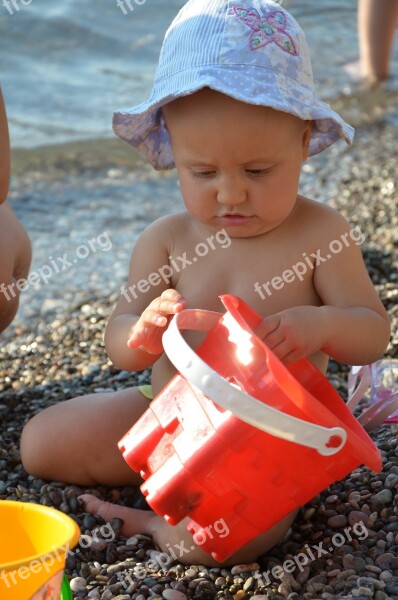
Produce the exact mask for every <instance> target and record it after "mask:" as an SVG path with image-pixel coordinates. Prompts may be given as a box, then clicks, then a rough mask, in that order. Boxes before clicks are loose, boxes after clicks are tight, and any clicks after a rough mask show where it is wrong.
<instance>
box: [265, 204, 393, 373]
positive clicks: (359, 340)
mask: <svg viewBox="0 0 398 600" xmlns="http://www.w3.org/2000/svg"><path fill="white" fill-rule="evenodd" d="M325 213H326V214H322V215H321V217H320V220H319V221H318V222H317V223H316V226H317V235H316V239H317V240H318V241H317V242H316V243H317V244H319V245H318V248H317V250H318V249H319V253H318V256H319V257H322V260H321V259H320V258H319V259H318V258H317V259H316V261H315V266H314V271H313V283H314V286H315V290H316V292H317V294H318V296H319V298H320V300H321V302H322V305H321V306H297V307H294V308H289V309H287V310H283V311H281V312H279V313H276V314H274V315H272V316H270V317H267V318H266V319H264V321H263V322H262V323H261V325H260V326H259V328H258V330H257V331H256V332H257V334H258V335H260V336H261V337H262V338H263V339H264V341H265V342H266V343H267V345H269V347H270V348H271V349H272V350H273V351H274V352H275V353H276V355H277V356H278V357H279V358H280V359H281V360H283V361H284V362H285V363H286V364H289V363H292V362H295V361H297V360H299V359H300V358H303V357H306V356H309V355H311V354H313V353H315V352H317V351H319V350H321V351H323V352H325V353H326V354H328V355H329V356H331V357H332V358H334V359H335V360H337V361H340V362H344V363H347V364H351V365H352V364H359V365H361V364H370V363H372V362H374V361H375V360H377V359H378V358H380V356H382V355H383V353H384V351H385V349H386V347H387V345H388V341H389V337H390V324H389V320H388V316H387V313H386V310H385V309H384V306H383V304H382V302H381V301H380V299H379V297H378V295H377V292H376V290H375V288H374V286H373V284H372V282H371V280H370V278H369V275H368V273H367V271H366V267H365V264H364V262H363V259H362V254H361V251H360V247H359V246H358V245H357V243H355V240H353V239H352V237H351V236H350V227H349V224H348V223H347V221H346V220H345V219H344V218H343V217H341V215H339V214H338V213H336V211H334V210H332V209H326V208H325ZM325 216H326V219H325ZM314 225H315V224H314ZM320 239H321V240H323V242H322V241H321V242H320V241H319V240H320ZM333 240H346V243H344V244H343V243H342V246H343V247H342V249H341V251H340V252H338V253H337V252H336V253H335V254H331V253H330V248H329V244H330V242H332V241H333ZM362 241H363V240H362ZM328 256H329V258H327V259H326V257H328ZM316 263H319V264H316Z"/></svg>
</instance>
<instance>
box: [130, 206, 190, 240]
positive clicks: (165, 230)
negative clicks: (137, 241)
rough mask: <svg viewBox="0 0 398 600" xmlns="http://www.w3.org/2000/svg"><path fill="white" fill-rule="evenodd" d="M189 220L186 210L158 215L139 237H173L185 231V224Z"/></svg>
mask: <svg viewBox="0 0 398 600" xmlns="http://www.w3.org/2000/svg"><path fill="white" fill-rule="evenodd" d="M189 222H190V219H189V216H188V213H187V212H178V213H173V214H171V215H165V216H164V217H159V219H156V221H153V222H152V223H150V225H148V226H147V227H146V228H145V229H144V231H143V232H142V234H141V237H144V238H152V237H156V238H157V239H159V238H162V239H168V238H170V237H171V238H174V237H175V236H176V235H179V233H181V232H183V231H186V228H187V225H188V223H189Z"/></svg>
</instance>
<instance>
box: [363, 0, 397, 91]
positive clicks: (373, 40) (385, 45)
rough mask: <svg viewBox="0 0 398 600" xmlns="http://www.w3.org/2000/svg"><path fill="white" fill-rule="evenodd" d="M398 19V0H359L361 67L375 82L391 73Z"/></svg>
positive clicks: (368, 77)
mask: <svg viewBox="0 0 398 600" xmlns="http://www.w3.org/2000/svg"><path fill="white" fill-rule="evenodd" d="M397 21H398V1H397V0H358V32H359V48H360V56H361V66H362V72H363V74H364V76H365V77H366V78H367V79H368V81H369V83H371V84H372V83H373V84H375V83H377V82H380V81H383V79H386V78H387V77H388V75H389V61H390V55H391V50H392V46H393V41H394V34H395V27H396V25H397Z"/></svg>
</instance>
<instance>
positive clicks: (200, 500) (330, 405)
mask: <svg viewBox="0 0 398 600" xmlns="http://www.w3.org/2000/svg"><path fill="white" fill-rule="evenodd" d="M221 300H222V302H223V304H224V306H225V308H226V309H227V311H226V313H225V314H224V315H222V316H221V315H219V314H218V313H211V312H208V311H197V310H185V311H182V312H181V313H179V314H178V315H175V317H174V318H173V319H172V321H171V323H170V325H169V327H168V329H167V331H166V333H165V334H164V336H163V344H164V348H165V351H166V353H167V355H168V356H169V358H170V360H171V361H172V362H173V363H174V365H175V366H176V368H177V370H178V371H179V373H178V374H177V375H175V376H174V377H173V379H172V380H171V381H170V382H169V384H168V385H167V386H166V387H165V388H164V389H163V390H162V391H161V392H160V393H159V394H158V396H156V398H155V399H154V400H153V401H152V402H151V405H150V407H149V408H148V410H147V411H146V412H145V413H144V414H143V415H142V417H141V418H140V419H139V420H138V422H137V423H136V424H135V425H134V426H133V427H132V428H131V429H130V431H129V432H128V433H127V434H126V435H125V436H124V437H123V439H122V440H121V441H120V442H119V448H120V450H121V451H122V453H123V456H124V458H125V460H126V461H127V463H128V464H129V465H130V467H131V468H132V469H133V470H134V471H138V472H140V473H141V475H142V477H143V479H144V480H145V482H144V483H143V484H142V486H141V490H142V492H143V493H144V495H145V496H146V499H147V501H148V504H149V505H150V506H151V507H152V508H153V510H154V511H155V512H157V513H158V514H160V515H163V516H164V518H165V519H166V521H167V522H168V523H170V524H172V525H176V524H177V523H179V522H180V521H181V520H182V519H184V518H185V517H187V516H189V517H190V518H191V519H192V520H191V521H190V523H189V524H188V529H189V531H190V532H191V533H192V534H194V540H195V541H196V543H197V544H199V545H200V546H201V547H202V548H203V550H205V551H206V552H208V553H210V554H212V555H213V557H214V558H215V559H216V560H218V561H220V562H221V561H223V560H225V559H226V558H227V557H228V556H230V555H232V554H233V553H234V552H236V551H237V550H238V549H239V548H241V547H242V546H243V545H245V544H246V543H247V542H249V541H250V540H251V539H252V538H254V537H255V536H257V535H258V534H260V533H262V532H264V531H266V530H268V529H269V528H271V527H272V526H273V525H274V524H275V523H277V522H278V521H279V520H280V519H282V517H284V516H285V515H287V514H288V513H289V512H290V511H292V510H294V509H295V508H297V507H299V506H300V505H302V504H304V503H305V502H307V501H308V500H310V499H311V498H312V497H313V496H315V495H316V494H317V493H318V492H319V491H321V490H323V489H324V488H326V487H327V486H328V485H330V484H331V483H332V482H333V481H336V480H338V479H341V478H342V477H344V476H345V475H347V474H348V473H350V472H351V471H352V469H354V468H355V467H357V466H358V465H360V464H363V463H364V464H366V465H368V466H369V467H370V468H371V469H373V470H375V471H379V470H380V469H381V458H380V454H379V452H378V450H377V448H376V446H375V445H374V444H373V442H372V441H371V439H370V438H369V437H368V435H367V434H366V432H365V431H364V430H363V429H362V427H361V426H360V425H359V424H358V422H357V420H356V419H355V418H354V417H353V415H352V414H351V413H350V411H349V410H348V409H347V407H346V405H345V403H344V402H343V400H342V399H341V398H340V396H339V395H338V393H337V392H336V391H335V389H334V388H333V387H332V386H331V385H330V384H329V382H328V381H327V379H326V378H325V377H324V376H323V375H322V373H321V372H320V371H318V369H317V368H316V367H314V366H313V365H312V364H311V363H310V362H308V361H307V360H300V361H298V362H297V363H295V364H294V365H292V366H290V367H289V368H286V367H285V366H284V365H282V363H281V362H280V361H279V360H278V359H277V358H276V356H275V355H274V354H273V352H272V351H271V350H270V349H269V348H267V347H266V346H265V344H264V343H263V342H262V341H261V340H260V339H259V338H258V337H257V336H256V335H255V334H254V333H253V330H254V329H255V328H256V326H257V325H258V324H259V323H260V322H261V317H260V316H259V315H258V314H257V313H255V312H254V311H253V310H252V309H251V308H250V307H249V306H248V305H247V304H245V303H244V302H243V301H242V300H240V299H239V298H237V297H236V296H222V297H221ZM180 328H181V329H195V330H202V331H207V335H206V337H205V339H204V341H203V342H202V343H201V344H200V346H199V347H198V348H197V350H196V352H194V351H193V350H192V349H191V348H190V347H189V346H188V344H187V343H186V342H185V341H184V339H183V338H182V336H181V334H180V332H179V329H180ZM210 398H212V400H211V399H210ZM236 415H239V417H238V416H236ZM221 520H223V531H228V535H223V536H221V535H218V533H217V531H218V529H219V523H220V522H221ZM217 524H218V529H217ZM224 525H225V527H224Z"/></svg>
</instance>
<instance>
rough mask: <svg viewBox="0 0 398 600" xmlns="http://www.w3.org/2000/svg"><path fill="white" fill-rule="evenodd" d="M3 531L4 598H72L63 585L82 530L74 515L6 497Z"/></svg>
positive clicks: (0, 582)
mask: <svg viewBox="0 0 398 600" xmlns="http://www.w3.org/2000/svg"><path fill="white" fill-rule="evenodd" d="M0 531H1V543H0V599H1V600H43V599H44V598H45V599H46V600H60V598H61V599H64V598H65V599H66V598H68V597H71V596H68V594H67V591H66V589H65V582H64V584H63V576H64V568H65V560H66V555H67V553H68V550H71V549H72V548H73V547H74V546H75V545H76V544H77V542H78V541H79V535H80V531H79V527H78V526H77V524H76V523H75V522H74V521H73V520H72V519H71V518H70V517H68V516H67V515H65V514H64V513H62V512H60V511H58V510H55V509H54V508H48V507H47V506H41V505H40V504H31V503H28V502H13V501H9V500H2V501H0ZM61 586H62V590H63V591H62V593H61Z"/></svg>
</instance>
